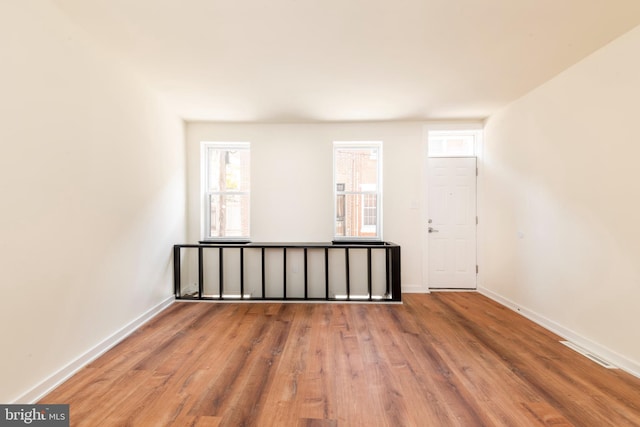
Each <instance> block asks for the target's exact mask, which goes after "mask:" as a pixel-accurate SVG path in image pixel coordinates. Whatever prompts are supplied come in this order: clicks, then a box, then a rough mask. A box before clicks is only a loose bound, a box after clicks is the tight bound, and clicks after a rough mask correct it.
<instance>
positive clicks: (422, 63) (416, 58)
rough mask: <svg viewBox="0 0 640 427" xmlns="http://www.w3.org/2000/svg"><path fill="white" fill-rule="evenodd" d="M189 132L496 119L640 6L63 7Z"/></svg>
mask: <svg viewBox="0 0 640 427" xmlns="http://www.w3.org/2000/svg"><path fill="white" fill-rule="evenodd" d="M53 1H54V3H55V4H57V5H58V6H59V7H60V8H61V10H62V11H63V12H64V13H65V14H67V15H68V16H69V17H70V18H71V19H72V20H74V21H76V22H77V23H78V24H80V25H81V26H82V27H84V29H85V30H86V31H87V32H88V33H89V34H90V35H91V36H92V38H94V39H95V40H96V42H97V43H99V44H101V45H102V48H104V49H108V50H109V51H111V52H112V53H115V54H116V55H118V56H120V57H121V58H122V59H123V60H124V61H125V62H127V63H128V64H129V65H130V66H132V67H133V68H135V69H137V70H138V72H139V73H140V74H141V75H142V76H143V77H144V78H145V79H146V80H148V82H149V83H150V85H151V86H152V87H154V88H155V89H157V90H158V91H160V92H162V93H163V95H164V96H166V98H167V99H168V100H169V102H170V103H171V104H172V105H173V106H174V108H175V109H176V111H177V113H178V114H179V115H180V116H181V117H183V118H185V119H186V120H213V121H260V122H276V121H279V122H292V121H295V122H300V121H305V122H309V121H311V122H313V121H352V120H425V119H460V118H465V119H468V118H484V117H487V116H488V115H490V114H491V113H492V112H494V111H495V110H496V109H497V108H500V107H502V106H504V105H505V104H507V103H509V102H511V101H513V100H515V99H517V98H518V97H520V96H522V95H523V94H525V93H527V92H528V91H530V90H531V89H533V88H534V87H536V86H538V85H540V84H541V83H543V82H545V81H546V80H548V79H549V78H551V77H552V76H554V75H556V74H557V73H559V72H561V71H562V70H564V69H565V68H567V67H568V66H570V65H572V64H574V63H575V62H577V61H579V60H580V59H582V58H583V57H585V56H587V55H588V54H589V53H591V52H593V51H594V50H596V49H598V48H599V47H601V46H603V45H605V44H606V43H608V42H610V41H611V40H613V39H615V38H616V37H618V36H620V35H621V34H623V33H625V32H626V31H628V30H630V29H631V28H633V27H635V26H636V25H638V24H640V1H639V0H53Z"/></svg>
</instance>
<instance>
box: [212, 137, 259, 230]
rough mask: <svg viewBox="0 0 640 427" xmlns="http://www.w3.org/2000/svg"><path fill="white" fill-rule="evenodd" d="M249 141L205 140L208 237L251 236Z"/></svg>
mask: <svg viewBox="0 0 640 427" xmlns="http://www.w3.org/2000/svg"><path fill="white" fill-rule="evenodd" d="M249 160H250V146H249V143H246V142H245V143H238V142H235V143H213V142H203V143H202V161H203V168H202V171H203V179H202V181H203V204H204V221H203V222H204V239H205V240H247V239H249V202H250V198H249V172H250V168H249V165H250V162H249Z"/></svg>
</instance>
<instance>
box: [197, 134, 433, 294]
mask: <svg viewBox="0 0 640 427" xmlns="http://www.w3.org/2000/svg"><path fill="white" fill-rule="evenodd" d="M422 130H423V125H422V124H421V123H417V122H406V123H352V124H333V123H327V124H215V123H189V124H188V125H187V162H188V167H187V170H188V178H187V180H188V212H189V220H188V238H189V241H190V242H197V241H198V240H199V239H201V238H202V236H201V231H200V217H201V215H200V212H201V207H200V175H199V173H200V142H201V141H249V142H251V185H252V188H251V238H252V241H254V242H306V241H310V242H329V241H331V240H332V238H333V222H332V218H333V189H332V183H333V141H351V140H364V141H383V180H384V182H383V203H384V205H383V212H384V213H383V215H384V219H383V238H384V240H387V241H392V242H395V243H398V244H400V245H401V246H402V283H403V287H419V286H420V285H421V284H422V270H421V265H422V264H421V257H422V235H421V233H419V232H416V230H420V229H421V224H422V221H421V217H420V204H421V203H422V182H421V173H422V165H423V150H424V147H423V140H422Z"/></svg>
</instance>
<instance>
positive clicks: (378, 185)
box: [333, 142, 382, 240]
mask: <svg viewBox="0 0 640 427" xmlns="http://www.w3.org/2000/svg"><path fill="white" fill-rule="evenodd" d="M333 180H334V185H333V188H334V195H335V197H334V201H335V202H334V203H335V208H334V212H335V223H334V224H335V225H334V238H335V239H336V240H382V143H381V142H334V144H333Z"/></svg>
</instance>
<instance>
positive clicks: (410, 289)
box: [402, 284, 429, 294]
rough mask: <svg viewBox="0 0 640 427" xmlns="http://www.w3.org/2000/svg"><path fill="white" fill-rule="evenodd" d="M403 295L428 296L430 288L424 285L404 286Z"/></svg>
mask: <svg viewBox="0 0 640 427" xmlns="http://www.w3.org/2000/svg"><path fill="white" fill-rule="evenodd" d="M402 293H403V294H428V293H429V288H427V287H425V286H422V285H411V284H410V285H405V284H403V285H402Z"/></svg>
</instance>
